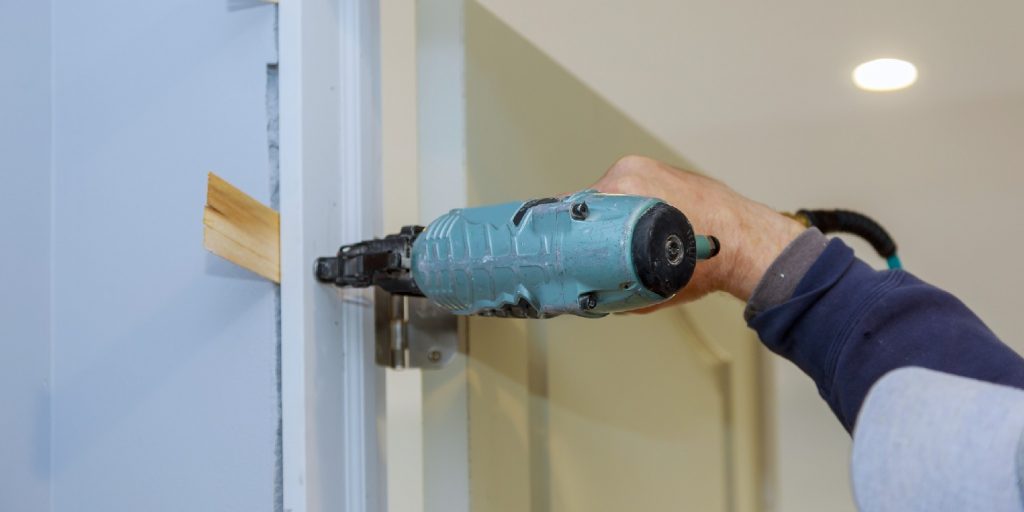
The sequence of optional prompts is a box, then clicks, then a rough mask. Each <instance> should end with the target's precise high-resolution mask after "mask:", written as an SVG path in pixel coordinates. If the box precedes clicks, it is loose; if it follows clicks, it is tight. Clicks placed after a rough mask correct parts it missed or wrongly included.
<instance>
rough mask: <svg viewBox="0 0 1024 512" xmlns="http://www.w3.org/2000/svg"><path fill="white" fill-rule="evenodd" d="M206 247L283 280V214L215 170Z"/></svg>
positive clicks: (205, 211)
mask: <svg viewBox="0 0 1024 512" xmlns="http://www.w3.org/2000/svg"><path fill="white" fill-rule="evenodd" d="M203 246H204V247H206V249H207V250H209V251H210V252H212V253H214V254H216V255H217V256H220V257H222V258H224V259H226V260H228V261H230V262H232V263H234V264H236V265H238V266H240V267H243V268H246V269H249V270H251V271H253V272H255V273H257V274H259V275H261V276H263V277H265V278H267V279H269V280H271V281H273V282H275V283H280V282H281V219H280V216H279V215H278V213H277V212H275V211H274V210H272V209H270V208H268V207H267V206H264V205H263V204H261V203H260V202H259V201H257V200H255V199H253V198H252V197H250V196H248V195H246V193H245V192H242V191H241V190H238V189H237V188H235V187H234V186H232V185H231V184H230V183H228V182H227V181H224V180H223V179H221V178H220V177H219V176H217V175H216V174H214V173H212V172H211V173H209V175H208V180H207V184H206V207H205V208H204V209H203Z"/></svg>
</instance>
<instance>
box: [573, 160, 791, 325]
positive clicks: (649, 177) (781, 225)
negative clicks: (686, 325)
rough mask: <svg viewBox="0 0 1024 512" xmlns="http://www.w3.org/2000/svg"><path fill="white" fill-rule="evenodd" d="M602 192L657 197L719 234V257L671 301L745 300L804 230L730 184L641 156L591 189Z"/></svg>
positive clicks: (702, 230) (704, 230)
mask: <svg viewBox="0 0 1024 512" xmlns="http://www.w3.org/2000/svg"><path fill="white" fill-rule="evenodd" d="M590 188H593V189H596V190H598V191H600V192H606V193H615V194H632V195H639V196H649V197H657V198H659V199H661V200H663V201H665V202H667V203H668V204H671V205H672V206H675V207H676V208H678V209H679V210H680V211H682V212H683V213H684V214H685V215H686V217H687V218H688V219H689V220H690V223H691V224H692V225H693V229H694V230H695V231H696V232H697V234H701V235H714V236H716V237H718V240H719V241H720V242H721V244H722V248H721V252H719V254H718V256H716V257H714V258H712V259H710V260H708V261H702V262H699V263H698V264H697V269H696V270H695V271H694V273H693V278H692V279H691V280H690V283H689V284H687V285H686V287H685V288H683V290H682V291H680V292H679V294H677V295H676V297H675V298H673V299H672V300H671V301H667V302H665V303H662V304H659V305H658V306H655V307H654V308H651V309H658V308H661V307H664V306H667V305H671V304H675V303H680V302H689V301H691V300H695V299H697V298H700V297H702V296H704V295H706V294H707V293H710V292H713V291H725V292H728V293H730V294H732V295H733V296H735V297H737V298H739V299H740V300H742V301H744V302H746V301H747V300H748V299H750V295H751V293H753V291H754V287H755V286H757V283H758V282H759V281H760V280H761V276H763V275H764V273H765V272H766V271H767V270H768V267H769V266H770V265H771V264H772V262H773V261H775V258H776V257H778V255H779V253H781V252H782V250H783V249H785V248H786V246H787V245H789V243H790V242H791V241H793V239H794V238H796V237H797V236H798V235H799V234H800V233H801V232H802V231H803V230H804V227H803V226H802V225H801V224H800V223H798V222H796V221H794V220H793V219H790V218H789V217H786V216H784V215H782V214H780V213H778V212H776V211H775V210H773V209H771V208H769V207H767V206H765V205H763V204H761V203H758V202H756V201H752V200H750V199H747V198H746V197H743V196H742V195H740V194H739V193H737V192H736V191H734V190H732V189H731V188H729V187H727V186H726V185H725V184H723V183H721V182H719V181H716V180H714V179H711V178H708V177H706V176H701V175H698V174H694V173H691V172H687V171H683V170H680V169H676V168H674V167H671V166H669V165H667V164H664V163H662V162H659V161H657V160H653V159H651V158H646V157H642V156H626V157H623V158H620V159H619V160H618V161H617V162H615V165H612V166H611V168H610V169H608V171H607V172H605V173H604V176H602V177H601V179H600V180H598V181H597V183H595V184H594V185H593V186H592V187H590Z"/></svg>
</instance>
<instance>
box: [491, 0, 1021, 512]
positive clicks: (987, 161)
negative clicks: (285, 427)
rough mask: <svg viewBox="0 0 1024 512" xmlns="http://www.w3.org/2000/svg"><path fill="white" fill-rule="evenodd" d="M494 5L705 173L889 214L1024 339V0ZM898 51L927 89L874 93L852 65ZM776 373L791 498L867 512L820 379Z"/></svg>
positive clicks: (786, 367)
mask: <svg viewBox="0 0 1024 512" xmlns="http://www.w3.org/2000/svg"><path fill="white" fill-rule="evenodd" d="M481 3H482V4H483V5H485V6H486V7H487V8H488V9H490V10H491V11H492V12H494V13H495V15H496V17H498V18H500V19H501V20H503V21H504V22H505V23H507V24H508V25H509V26H511V27H512V28H513V29H514V30H516V31H518V32H519V33H520V34H522V35H523V37H524V38H525V39H527V40H529V41H530V42H532V43H533V44H535V45H537V46H538V47H539V48H541V49H542V50H543V51H544V52H546V53H547V54H548V55H550V56H551V58H552V59H553V60H554V61H555V62H557V63H558V64H559V65H561V66H563V67H564V68H565V69H566V70H568V71H569V72H570V73H572V74H573V75H575V76H576V77H577V78H578V79H580V80H581V82H582V83H584V84H586V85H587V86H588V87H590V88H592V89H593V90H595V91H596V92H597V93H598V94H600V95H601V96H603V97H604V98H606V99H607V100H608V101H609V102H610V103H611V104H612V105H615V106H616V107H618V108H619V109H621V110H622V111H623V112H624V113H625V114H626V115H628V116H629V117H631V118H632V119H634V120H635V121H636V122H637V123H639V124H640V125H642V126H643V127H645V128H646V129H648V130H650V131H651V132H652V133H654V134H655V135H656V136H658V137H659V138H660V139H661V140H662V141H664V143H665V144H666V145H667V146H668V147H670V148H672V149H673V150H675V151H677V152H678V153H679V154H681V155H683V156H685V157H686V158H687V159H688V160H689V161H690V162H692V163H693V164H694V165H695V166H696V167H697V168H699V169H700V170H702V171H704V172H707V173H709V174H711V175H714V176H716V177H718V178H720V179H723V180H725V181H726V182H728V183H730V184H732V185H733V186H735V187H736V188H738V189H739V190H741V191H743V192H744V193H746V194H748V195H751V196H753V197H755V198H758V199H760V200H762V201H765V202H767V203H768V204H770V205H772V206H775V207H777V208H780V209H792V208H797V207H803V206H807V207H839V206H841V207H849V208H856V209H860V210H863V211H865V212H867V213H870V214H872V215H874V216H876V217H877V218H879V219H880V220H882V221H883V223H884V224H885V225H886V226H887V227H888V228H890V230H891V231H892V233H893V234H894V235H895V237H896V239H897V242H898V243H899V244H900V247H901V254H902V256H903V259H904V262H905V264H906V265H907V267H908V269H909V270H910V271H912V272H914V273H915V274H917V275H919V276H921V277H923V278H925V279H926V280H929V281H931V282H933V283H936V284H938V285H940V286H942V287H945V288H947V289H949V290H951V291H953V292H954V293H956V294H957V295H958V296H960V297H961V298H962V299H963V300H965V301H966V302H967V303H968V304H969V305H970V306H972V307H973V308H974V309H975V310H976V311H977V312H978V313H979V314H980V316H981V317H982V318H983V319H985V321H986V322H988V323H989V325H990V326H992V327H993V329H994V330H995V331H996V332H997V333H998V334H1000V335H1001V336H1002V337H1003V339H1004V340H1006V341H1007V342H1008V343H1010V344H1011V345H1012V346H1014V347H1015V348H1017V349H1018V350H1021V349H1024V337H1021V336H1020V335H1019V334H1018V332H1019V326H1018V322H1017V321H1016V320H1017V319H1016V315H1017V313H1016V310H1017V301H1018V299H1017V295H1018V292H1017V290H1019V289H1021V287H1022V286H1024V272H1018V271H1016V270H1015V269H1016V268H1017V265H1018V264H1017V261H1016V260H1017V254H1018V253H1019V251H1020V249H1021V243H1020V242H1019V240H1020V239H1021V235H1022V234H1024V225H1022V224H1021V222H1020V220H1019V219H1020V218H1021V214H1022V213H1024V206H1021V204H1022V202H1021V201H1020V195H1021V192H1020V191H1021V190H1022V185H1024V173H1021V172H1020V169H1021V168H1022V167H1024V151H1022V149H1021V140H1024V67H1022V66H1020V65H1019V55H1018V51H1019V48H1021V47H1022V44H1024V33H1022V32H1021V31H1020V30H1019V20H1020V19H1021V16H1022V15H1024V4H1021V3H1019V2H1007V1H981V2H941V3H938V2H931V1H924V0H918V1H910V2H898V3H893V2H883V1H881V0H869V1H864V2H855V3H844V4H836V3H829V2H815V1H813V0H789V1H783V2H770V3H765V2H757V1H754V0H744V1H738V2H692V1H665V0H631V1H629V2H625V1H617V2H613V1H602V2H593V1H590V0H559V1H550V0H547V1H545V0H481ZM880 56H900V57H904V58H908V59H910V60H912V61H914V62H915V63H917V64H918V67H919V69H920V72H921V78H920V80H919V83H918V84H917V85H916V86H915V87H913V88H911V89H910V90H907V91H903V92H899V93H893V94H888V95H885V94H871V93H865V92H862V91H859V90H856V89H855V88H854V87H853V86H852V84H851V83H850V81H849V73H850V70H851V69H852V68H853V66H855V65H856V64H857V63H859V62H862V61H865V60H868V59H871V58H876V57H880ZM641 152H642V151H641ZM598 172H600V168H599V166H595V168H594V173H595V174H596V173H598ZM855 246H856V248H857V249H858V254H859V255H861V256H863V257H864V258H865V259H867V260H868V261H870V262H872V263H873V264H880V262H879V261H878V260H877V259H876V258H875V257H874V256H873V255H872V254H871V253H870V251H868V250H865V249H866V246H864V245H863V244H855ZM736 322H740V320H739V319H736ZM775 370H776V371H775V375H776V382H775V387H776V388H777V390H778V397H777V406H778V407H777V410H776V415H777V418H778V422H777V424H776V431H777V432H778V438H777V442H778V444H777V450H778V469H779V472H778V478H779V480H780V484H779V496H778V503H779V508H778V509H779V510H787V511H800V510H852V509H853V505H852V502H851V501H850V497H849V496H850V495H849V491H848V476H847V471H846V465H847V463H848V449H849V440H848V437H847V436H846V434H845V433H844V432H843V431H842V429H841V428H840V427H839V426H838V423H836V422H835V420H834V418H833V417H832V416H831V413H830V412H829V411H828V410H827V408H826V407H825V406H824V405H823V404H822V402H821V400H820V398H819V397H818V396H817V394H816V392H815V390H814V388H813V386H812V385H811V383H810V381H809V380H808V379H807V378H806V377H805V376H803V375H802V374H801V373H800V372H799V371H798V370H796V369H795V368H793V367H792V365H790V364H789V363H786V362H785V361H777V362H776V364H775Z"/></svg>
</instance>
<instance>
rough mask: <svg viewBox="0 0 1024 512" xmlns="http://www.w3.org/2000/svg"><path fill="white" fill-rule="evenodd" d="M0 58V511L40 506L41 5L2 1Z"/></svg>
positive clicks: (43, 460) (45, 35)
mask: <svg viewBox="0 0 1024 512" xmlns="http://www.w3.org/2000/svg"><path fill="white" fill-rule="evenodd" d="M12 11H13V12H12ZM12 14H13V15H12ZM0 63H2V67H0V407H2V409H0V510H28V511H32V510H48V509H49V503H50V488H49V474H50V467H49V464H50V451H49V450H50V447H49V444H50V399H49V393H50V392H49V381H50V149H51V147H50V4H49V2H10V3H9V5H8V4H5V5H4V9H3V14H2V15H0Z"/></svg>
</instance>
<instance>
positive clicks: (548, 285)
mask: <svg viewBox="0 0 1024 512" xmlns="http://www.w3.org/2000/svg"><path fill="white" fill-rule="evenodd" d="M718 248H719V245H718V240H717V239H716V238H714V237H712V236H700V235H696V234H695V233H694V231H693V228H692V227H691V225H690V223H689V221H688V220H687V219H686V216H685V215H683V213H682V212H680V211H679V210H677V209H676V208H674V207H672V206H670V205H668V204H666V203H664V202H663V201H661V200H658V199H653V198H649V197H640V196H628V195H617V194H602V193H598V192H595V191H592V190H586V191H583V192H579V193H576V194H573V195H571V196H568V197H563V198H546V199H535V200H531V201H526V202H513V203H505V204H499V205H493V206H482V207H476V208H462V209H457V210H452V211H451V212H449V213H447V214H445V215H443V216H441V217H440V218H438V219H436V220H434V221H433V222H431V223H430V225H429V226H427V227H426V228H425V229H424V228H422V227H419V226H406V227H404V228H402V231H401V233H399V234H396V235H389V236H387V237H385V238H383V239H376V240H368V241H365V242H359V243H356V244H352V245H346V246H343V247H341V249H340V250H339V251H338V254H337V255H336V256H332V257H325V258H319V259H318V260H317V262H316V265H315V273H316V277H317V279H318V280H320V281H322V282H329V283H333V284H335V285H337V286H354V287H367V286H373V285H376V286H380V287H381V288H383V289H384V290H386V291H388V292H391V293H395V294H403V295H417V296H424V297H426V298H428V299H430V300H431V301H433V302H434V303H436V304H437V305H439V306H441V307H443V308H445V309H448V310H450V311H451V312H453V313H455V314H458V315H483V316H498V317H517V318H549V317H553V316H557V315H560V314H565V313H568V314H574V315H579V316H583V317H591V318H596V317H601V316H604V315H607V314H608V313H613V312H619V311H629V310H632V309H639V308H644V307H648V306H652V305H654V304H657V303H659V302H662V301H665V300H668V299H669V298H671V297H672V296H673V295H675V294H676V292H678V291H679V290H680V289H682V288H683V287H684V286H686V283H687V282H689V280H690V277H691V276H692V275H693V271H694V268H695V266H696V264H697V261H699V260H703V259H707V258H711V257H713V256H715V255H716V254H717V253H718Z"/></svg>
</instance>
